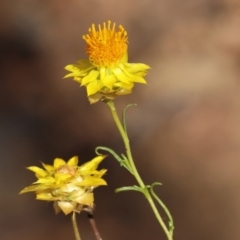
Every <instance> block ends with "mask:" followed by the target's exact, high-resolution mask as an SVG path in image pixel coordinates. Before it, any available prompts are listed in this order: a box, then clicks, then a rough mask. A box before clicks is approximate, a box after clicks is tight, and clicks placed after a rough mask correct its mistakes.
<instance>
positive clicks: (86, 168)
mask: <svg viewBox="0 0 240 240" xmlns="http://www.w3.org/2000/svg"><path fill="white" fill-rule="evenodd" d="M105 157H107V155H100V156H97V157H95V158H94V159H92V160H91V161H88V162H86V163H84V164H83V165H81V166H80V167H79V170H80V171H90V170H95V169H97V167H98V164H99V163H100V162H101V161H102V160H103V159H104V158H105Z"/></svg>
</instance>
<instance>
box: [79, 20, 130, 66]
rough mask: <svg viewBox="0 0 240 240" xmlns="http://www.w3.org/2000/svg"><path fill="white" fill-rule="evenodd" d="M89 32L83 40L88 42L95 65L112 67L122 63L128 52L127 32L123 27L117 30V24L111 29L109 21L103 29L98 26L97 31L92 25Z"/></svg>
mask: <svg viewBox="0 0 240 240" xmlns="http://www.w3.org/2000/svg"><path fill="white" fill-rule="evenodd" d="M106 25H107V26H106ZM88 31H89V33H88V34H86V35H84V36H83V39H84V40H85V41H86V42H87V54H88V55H89V59H90V62H91V63H92V64H93V65H95V66H97V67H111V66H113V65H115V64H116V63H118V62H119V61H121V59H122V58H123V57H124V55H125V54H126V52H127V32H126V31H125V29H124V28H123V26H121V25H120V26H119V28H118V30H115V23H113V26H112V27H111V21H108V22H107V24H106V23H105V22H104V23H103V29H102V28H101V25H98V30H96V28H95V25H94V24H92V27H91V28H90V29H89V30H88Z"/></svg>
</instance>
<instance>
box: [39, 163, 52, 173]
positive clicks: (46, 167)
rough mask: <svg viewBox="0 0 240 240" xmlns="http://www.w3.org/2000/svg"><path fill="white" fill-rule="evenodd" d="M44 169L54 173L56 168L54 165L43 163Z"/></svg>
mask: <svg viewBox="0 0 240 240" xmlns="http://www.w3.org/2000/svg"><path fill="white" fill-rule="evenodd" d="M42 165H43V167H44V168H45V169H46V170H47V171H48V172H52V171H54V167H53V166H52V165H48V164H45V163H43V162H42Z"/></svg>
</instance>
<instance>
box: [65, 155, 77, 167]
mask: <svg viewBox="0 0 240 240" xmlns="http://www.w3.org/2000/svg"><path fill="white" fill-rule="evenodd" d="M67 165H68V166H72V167H76V166H77V165H78V157H76V156H75V157H72V158H71V159H69V160H68V162H67Z"/></svg>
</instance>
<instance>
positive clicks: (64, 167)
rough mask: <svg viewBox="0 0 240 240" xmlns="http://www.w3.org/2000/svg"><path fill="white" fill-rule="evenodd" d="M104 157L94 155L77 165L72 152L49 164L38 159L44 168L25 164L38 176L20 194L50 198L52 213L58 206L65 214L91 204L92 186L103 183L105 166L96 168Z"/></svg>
mask: <svg viewBox="0 0 240 240" xmlns="http://www.w3.org/2000/svg"><path fill="white" fill-rule="evenodd" d="M105 157H106V156H105V155H101V156H97V157H95V158H94V159H92V160H91V161H88V162H86V163H85V164H83V165H82V166H78V157H76V156H75V157H72V158H71V159H69V160H68V161H65V160H63V159H61V158H56V159H54V163H53V166H52V165H48V164H44V163H42V165H43V167H44V168H45V169H46V170H44V169H42V168H39V167H35V166H31V167H28V169H29V170H31V171H33V172H34V173H35V174H36V177H37V178H38V179H37V181H36V182H34V183H33V184H32V185H30V186H28V187H26V188H24V189H23V190H22V191H21V192H20V194H22V193H27V192H35V194H36V199H37V200H43V201H54V202H55V203H54V209H55V212H56V213H57V212H59V211H60V210H62V211H63V212H64V213H65V214H68V213H70V212H72V211H76V212H80V211H81V209H82V208H83V207H84V206H85V205H86V206H92V205H93V200H94V197H93V193H92V191H93V189H94V188H96V187H98V186H102V185H107V183H106V181H105V180H103V179H102V176H103V175H104V174H105V172H106V171H107V170H105V169H101V170H97V167H98V165H99V163H100V162H101V161H102V160H103V159H104V158H105Z"/></svg>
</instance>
